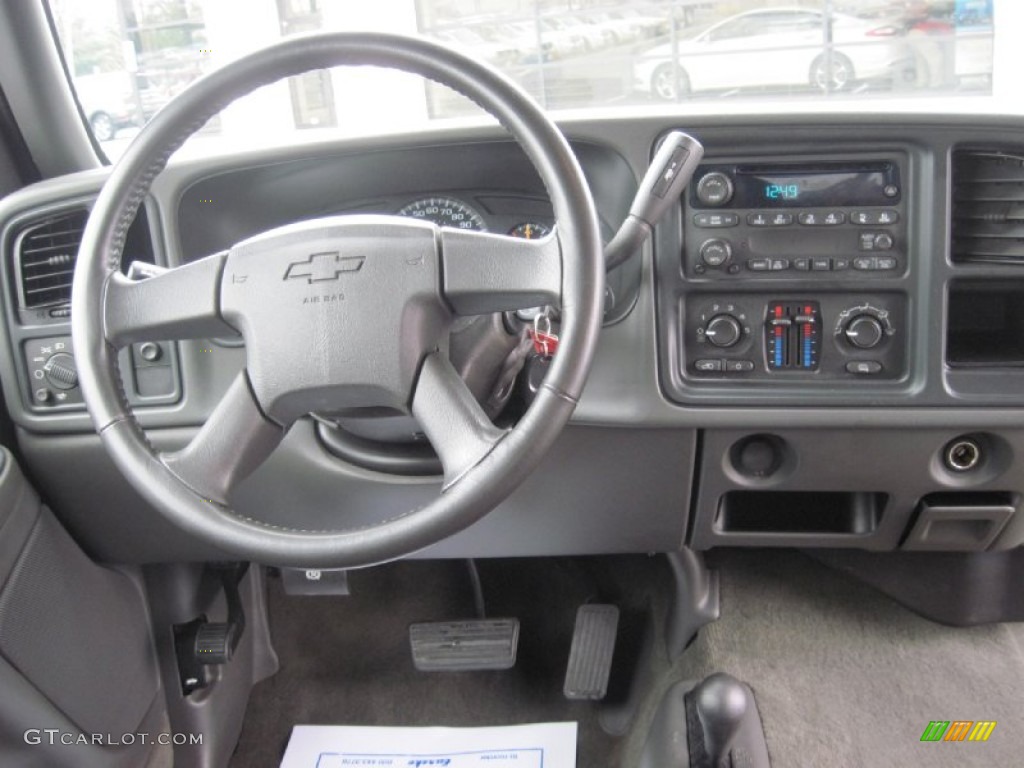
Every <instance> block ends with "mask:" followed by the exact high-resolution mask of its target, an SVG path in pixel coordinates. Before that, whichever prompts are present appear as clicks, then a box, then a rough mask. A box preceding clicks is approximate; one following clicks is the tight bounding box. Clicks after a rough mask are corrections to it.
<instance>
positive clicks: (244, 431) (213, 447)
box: [160, 371, 287, 504]
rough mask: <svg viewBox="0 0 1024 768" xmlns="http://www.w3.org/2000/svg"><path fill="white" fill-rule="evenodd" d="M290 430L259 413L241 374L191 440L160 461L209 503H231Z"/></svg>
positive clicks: (247, 384) (244, 375)
mask: <svg viewBox="0 0 1024 768" xmlns="http://www.w3.org/2000/svg"><path fill="white" fill-rule="evenodd" d="M286 431H287V430H286V429H285V428H284V427H282V426H281V425H279V424H276V423H274V422H273V421H271V420H270V419H268V418H267V417H266V416H264V415H263V412H262V411H260V409H259V406H258V405H256V401H255V399H254V398H253V395H252V390H251V389H250V387H249V377H248V375H247V374H246V372H245V371H242V372H241V373H240V374H239V375H238V377H237V378H236V379H235V380H234V382H233V383H232V384H231V386H230V387H229V388H228V391H227V393H226V394H225V395H224V397H223V399H221V401H220V402H219V403H218V404H217V407H216V408H215V409H214V412H213V413H212V414H211V415H210V418H209V419H208V420H207V421H206V423H205V424H204V425H203V427H202V428H201V429H200V430H199V432H198V433H197V434H196V435H195V437H193V438H192V441H191V442H190V443H189V444H188V445H187V446H185V447H184V448H182V449H181V450H179V451H175V452H174V453H161V454H160V460H161V461H163V463H164V464H165V465H166V466H167V468H168V469H170V470H171V472H173V473H174V474H175V475H177V476H178V478H179V479H181V481H182V482H184V483H185V484H186V485H187V486H189V487H190V488H191V489H192V490H193V491H195V492H196V493H198V494H199V495H200V496H202V497H203V498H204V499H206V500H207V501H212V502H216V503H217V504H227V499H228V496H229V495H230V493H231V491H232V490H233V489H234V488H235V486H237V485H238V483H240V482H241V481H242V480H244V479H245V478H246V477H248V476H249V475H250V474H252V472H253V471H255V470H256V469H257V468H258V467H259V466H260V465H261V464H262V463H263V462H264V461H265V460H266V459H267V457H268V456H270V454H271V453H273V452H274V449H275V448H276V447H277V445H278V443H280V442H281V439H282V438H283V437H284V435H285V432H286Z"/></svg>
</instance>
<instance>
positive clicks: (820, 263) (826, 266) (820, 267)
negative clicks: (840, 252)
mask: <svg viewBox="0 0 1024 768" xmlns="http://www.w3.org/2000/svg"><path fill="white" fill-rule="evenodd" d="M811 269H813V270H814V271H815V272H828V271H829V270H830V269H832V261H831V260H830V259H827V258H814V259H811Z"/></svg>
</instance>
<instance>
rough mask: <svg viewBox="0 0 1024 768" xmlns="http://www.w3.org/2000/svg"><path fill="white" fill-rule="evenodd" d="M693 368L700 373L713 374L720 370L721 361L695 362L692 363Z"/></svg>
mask: <svg viewBox="0 0 1024 768" xmlns="http://www.w3.org/2000/svg"><path fill="white" fill-rule="evenodd" d="M693 367H694V368H696V369H697V370H698V371H700V372H701V373H714V372H716V371H720V370H722V361H721V360H697V361H695V362H694V364H693Z"/></svg>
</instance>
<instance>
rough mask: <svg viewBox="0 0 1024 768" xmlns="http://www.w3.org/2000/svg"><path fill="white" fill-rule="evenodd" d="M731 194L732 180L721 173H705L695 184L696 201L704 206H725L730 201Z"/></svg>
mask: <svg viewBox="0 0 1024 768" xmlns="http://www.w3.org/2000/svg"><path fill="white" fill-rule="evenodd" d="M732 193H733V186H732V179H730V178H729V177H728V176H727V175H726V174H724V173H722V172H721V171H712V172H711V173H706V174H704V175H703V176H701V178H700V181H698V182H697V199H698V200H700V201H701V202H702V203H704V205H711V206H719V205H725V204H726V203H728V202H729V201H730V200H732Z"/></svg>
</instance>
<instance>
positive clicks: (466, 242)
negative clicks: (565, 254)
mask: <svg viewBox="0 0 1024 768" xmlns="http://www.w3.org/2000/svg"><path fill="white" fill-rule="evenodd" d="M441 259H442V265H443V266H442V268H443V292H444V295H445V298H447V300H448V303H449V305H451V307H452V309H453V310H455V312H456V313H457V314H460V315H483V314H486V313H489V312H504V311H507V310H513V309H526V308H527V307H542V306H547V305H558V304H560V303H561V294H562V250H561V246H560V244H559V241H558V236H557V234H554V233H553V234H551V235H548V236H547V237H544V238H541V239H540V240H526V239H523V238H518V237H506V236H503V235H493V234H488V233H485V232H472V231H469V230H461V229H442V230H441Z"/></svg>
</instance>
